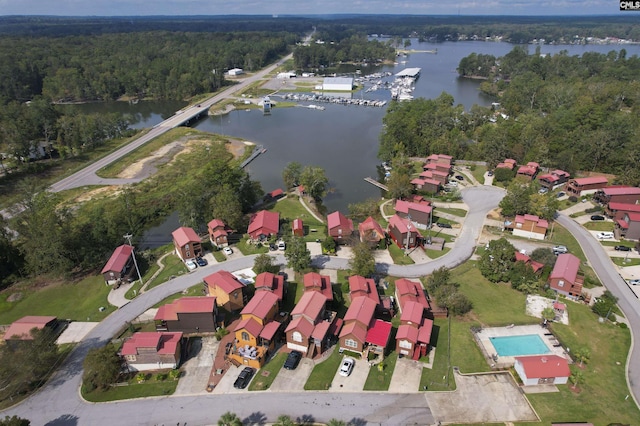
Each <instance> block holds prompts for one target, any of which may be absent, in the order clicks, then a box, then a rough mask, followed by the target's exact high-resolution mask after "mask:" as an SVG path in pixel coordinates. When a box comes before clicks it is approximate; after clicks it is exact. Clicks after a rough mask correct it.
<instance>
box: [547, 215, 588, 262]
mask: <svg viewBox="0 0 640 426" xmlns="http://www.w3.org/2000/svg"><path fill="white" fill-rule="evenodd" d="M549 241H551V242H552V243H553V244H556V245H563V246H566V247H567V248H568V249H569V253H572V254H574V255H576V256H577V257H578V258H580V260H581V261H582V262H586V261H587V258H586V257H585V256H584V253H583V252H582V248H581V247H580V244H578V242H577V241H576V239H575V238H573V235H571V234H570V233H569V232H568V231H567V230H566V229H564V228H563V227H562V226H561V225H559V224H558V223H557V222H554V223H553V226H552V232H551V234H550V235H549Z"/></svg>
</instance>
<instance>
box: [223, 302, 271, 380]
mask: <svg viewBox="0 0 640 426" xmlns="http://www.w3.org/2000/svg"><path fill="white" fill-rule="evenodd" d="M279 309H280V303H279V301H278V296H276V295H275V294H273V293H271V292H269V291H256V293H255V294H254V296H253V297H252V298H251V300H250V301H249V303H247V305H246V306H245V307H244V308H243V309H242V312H240V322H239V323H238V324H237V325H236V327H235V328H234V330H233V332H234V333H235V340H234V342H233V347H232V348H231V351H230V353H229V355H228V356H229V360H230V361H231V362H232V363H233V364H235V365H248V366H249V367H253V368H261V367H262V366H263V365H264V363H265V362H266V361H267V357H268V356H269V354H270V353H271V352H272V351H273V350H274V349H275V343H276V341H277V339H278V337H279V336H280V334H281V333H282V327H283V326H282V325H281V323H280V322H278V321H277V318H279V317H278V313H279Z"/></svg>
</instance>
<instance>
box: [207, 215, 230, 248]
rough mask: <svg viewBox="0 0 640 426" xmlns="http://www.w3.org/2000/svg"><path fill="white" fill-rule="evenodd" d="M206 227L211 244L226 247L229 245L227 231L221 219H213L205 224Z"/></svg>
mask: <svg viewBox="0 0 640 426" xmlns="http://www.w3.org/2000/svg"><path fill="white" fill-rule="evenodd" d="M207 228H208V230H209V241H211V244H213V245H214V246H215V247H227V246H228V245H229V231H228V230H227V226H226V225H225V224H224V222H223V221H222V220H220V219H213V220H212V221H211V222H209V223H208V224H207Z"/></svg>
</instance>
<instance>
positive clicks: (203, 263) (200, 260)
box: [196, 257, 207, 266]
mask: <svg viewBox="0 0 640 426" xmlns="http://www.w3.org/2000/svg"><path fill="white" fill-rule="evenodd" d="M196 263H197V264H198V266H207V259H205V258H203V257H196Z"/></svg>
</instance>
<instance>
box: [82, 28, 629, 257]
mask: <svg viewBox="0 0 640 426" xmlns="http://www.w3.org/2000/svg"><path fill="white" fill-rule="evenodd" d="M513 47H514V46H513V45H511V44H507V43H492V42H471V41H470V42H448V43H439V44H433V43H418V41H417V40H412V45H411V46H410V48H411V49H415V50H434V49H437V51H438V53H437V54H432V53H414V54H411V55H408V56H407V57H406V58H398V60H399V61H404V63H398V64H396V65H392V66H384V67H377V68H373V67H371V68H367V67H363V68H361V70H362V73H363V74H368V73H372V72H377V71H390V72H392V73H397V72H399V71H401V70H403V69H404V68H409V67H419V68H422V73H421V76H420V79H419V80H418V81H417V84H416V87H415V91H414V93H413V94H414V96H415V97H423V98H429V99H430V98H435V97H437V96H439V95H440V94H441V93H442V92H447V93H449V94H451V95H452V96H453V97H454V100H455V103H456V104H462V105H464V107H465V108H466V109H467V110H468V109H469V108H470V107H471V106H472V105H474V104H479V105H485V106H486V105H489V104H490V103H491V102H492V101H493V99H492V98H490V97H488V96H485V95H483V94H482V93H480V92H479V91H478V87H479V84H480V83H479V82H478V81H473V80H468V79H461V78H458V76H457V73H456V67H457V66H458V63H459V62H460V60H461V59H462V58H463V57H465V56H467V55H469V54H471V53H473V52H476V53H483V54H491V55H494V56H496V57H497V56H502V55H505V54H507V53H508V52H510V51H511V50H512V49H513ZM535 48H536V47H535V46H532V45H529V46H528V49H529V52H534V51H535ZM540 48H541V53H546V54H554V53H558V52H560V51H562V50H567V51H568V52H569V54H570V55H581V54H582V53H584V52H589V51H595V52H600V53H607V52H609V51H611V50H616V51H617V50H620V49H622V48H624V49H626V50H627V56H631V55H634V54H635V55H638V54H640V46H638V45H631V46H619V45H611V46H597V45H588V46H549V45H542V46H541V47H540ZM389 79H392V78H389ZM353 97H357V98H359V97H362V98H365V99H380V100H389V99H390V93H389V91H385V90H380V91H375V92H369V93H365V92H364V91H362V92H360V93H356V94H354V95H353ZM274 100H276V101H278V100H279V99H278V98H274ZM306 104H308V103H306ZM184 105H185V104H184V103H183V102H167V101H158V102H144V101H140V102H139V103H138V104H136V105H130V104H127V103H122V102H118V103H100V104H88V105H82V106H80V107H79V108H81V109H82V110H84V111H88V112H121V113H123V114H131V115H132V116H133V117H134V119H135V122H134V124H132V127H135V128H143V127H151V126H153V125H155V124H158V123H159V122H161V121H163V120H164V119H166V118H168V117H169V116H171V115H172V114H173V113H174V112H175V111H177V110H179V109H181V108H182V107H183V106H184ZM324 106H325V110H324V111H319V110H314V109H307V108H300V107H298V108H282V109H278V108H274V109H273V111H272V114H271V115H270V116H264V115H263V114H262V112H261V111H257V110H250V111H244V110H237V111H233V112H232V113H230V114H228V115H225V116H222V117H208V118H205V119H203V120H201V121H199V122H198V123H196V124H195V126H194V127H195V128H197V129H199V130H203V131H207V132H213V133H220V134H223V135H229V136H234V137H239V138H243V139H246V140H249V141H252V142H255V143H258V144H262V145H264V147H265V148H267V152H266V153H265V154H264V155H261V156H259V157H258V158H257V159H256V160H254V161H253V162H252V163H251V164H250V165H249V166H248V168H247V170H248V171H249V172H250V173H251V176H252V177H253V178H254V179H256V180H259V181H260V182H261V183H262V187H263V189H264V190H265V191H271V190H273V189H275V188H279V187H282V169H283V167H284V166H285V165H286V164H287V163H289V162H291V161H297V162H299V163H301V164H303V165H315V166H320V167H322V168H324V169H325V171H326V173H327V176H328V177H329V180H330V186H331V188H332V191H331V193H330V194H329V195H327V197H326V198H325V199H324V204H325V206H326V207H327V210H328V211H329V212H331V211H334V210H341V211H343V212H345V213H346V212H347V206H348V204H349V203H355V202H359V201H364V200H366V199H368V198H372V197H376V198H377V197H379V196H380V191H379V190H378V189H377V188H375V187H374V186H373V185H371V184H368V183H366V182H365V181H364V180H363V179H364V178H365V177H367V176H372V177H376V173H377V171H376V165H377V164H379V160H378V159H377V151H378V143H379V135H380V132H381V130H382V118H383V117H384V114H385V110H386V107H385V108H376V107H360V106H340V105H330V104H324ZM178 226H179V225H178V221H177V215H176V214H173V215H171V216H170V217H169V219H168V220H167V221H166V222H165V223H163V224H162V225H160V226H159V227H157V228H154V229H151V230H149V231H147V233H146V234H145V237H143V240H144V242H143V244H146V245H147V246H157V245H160V244H164V243H167V242H169V241H170V233H171V231H173V230H174V229H175V228H176V227H178ZM162 235H166V236H167V238H166V240H163V239H162V238H161V236H162Z"/></svg>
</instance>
